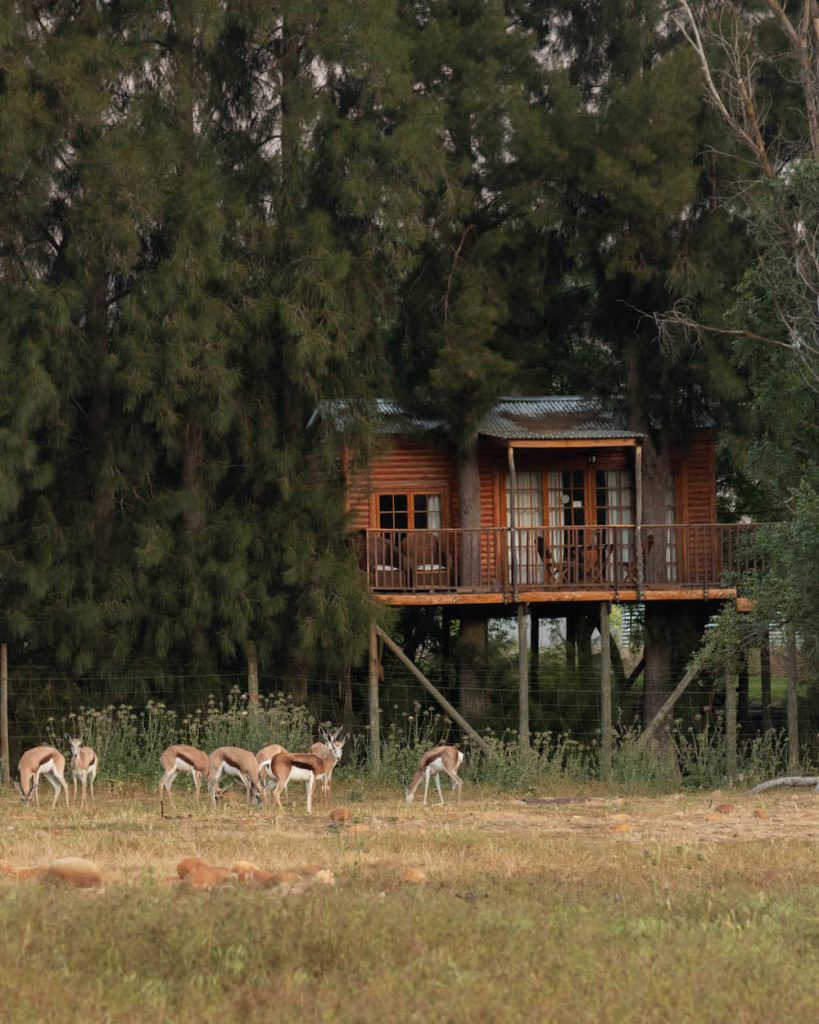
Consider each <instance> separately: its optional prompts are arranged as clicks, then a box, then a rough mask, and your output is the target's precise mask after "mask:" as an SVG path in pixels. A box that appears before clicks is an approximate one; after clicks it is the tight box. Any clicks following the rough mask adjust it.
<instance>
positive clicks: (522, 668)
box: [518, 601, 529, 748]
mask: <svg viewBox="0 0 819 1024" xmlns="http://www.w3.org/2000/svg"><path fill="white" fill-rule="evenodd" d="M526 640H527V637H526V605H525V604H524V602H523V601H521V602H520V603H519V604H518V742H519V744H520V746H521V748H522V747H524V746H526V747H528V746H529V652H528V650H527V644H526Z"/></svg>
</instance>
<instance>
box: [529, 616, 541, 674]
mask: <svg viewBox="0 0 819 1024" xmlns="http://www.w3.org/2000/svg"><path fill="white" fill-rule="evenodd" d="M529 622H530V632H531V637H532V638H531V640H530V641H529V679H530V680H532V679H534V681H535V685H537V674H538V667H539V662H540V614H539V606H538V605H535V604H530V605H529Z"/></svg>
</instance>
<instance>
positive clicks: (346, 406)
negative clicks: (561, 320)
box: [309, 395, 642, 441]
mask: <svg viewBox="0 0 819 1024" xmlns="http://www.w3.org/2000/svg"><path fill="white" fill-rule="evenodd" d="M374 406H375V412H376V414H377V416H378V430H379V431H380V432H381V433H384V434H407V433H415V432H418V431H429V430H432V431H436V430H443V429H444V423H443V421H442V420H437V419H431V418H430V419H427V418H424V417H419V416H414V415H412V414H411V413H410V412H408V411H407V410H406V409H404V408H403V407H402V406H401V405H400V404H399V403H398V402H396V401H393V400H392V399H388V398H378V399H376V400H375V402H374ZM350 412H351V410H350V403H349V402H346V401H344V400H343V399H327V400H324V401H322V402H320V403H319V405H318V406H317V408H316V411H315V412H314V413H313V415H312V417H311V419H310V424H309V425H310V426H312V425H313V424H314V423H316V422H317V421H318V420H322V419H329V420H331V421H332V422H333V424H334V425H335V426H336V427H337V428H339V429H341V428H343V426H344V421H345V419H346V418H347V416H349V414H350ZM478 432H479V433H480V434H482V435H483V436H484V437H496V438H500V439H503V440H508V441H515V440H521V441H523V440H569V439H580V440H585V439H588V440H594V439H595V438H610V437H640V436H642V435H641V434H640V433H639V432H638V431H634V430H629V429H628V428H627V427H626V425H625V420H624V419H623V417H622V416H621V415H618V414H617V413H615V412H614V411H612V410H610V409H607V408H605V407H604V406H603V405H602V404H601V402H599V401H598V400H596V399H594V398H583V397H579V396H577V395H536V396H532V397H509V398H501V399H500V401H499V402H498V403H497V405H495V406H494V408H493V409H491V410H490V411H489V412H488V413H487V414H486V416H484V418H483V419H482V420H481V423H480V426H479V428H478Z"/></svg>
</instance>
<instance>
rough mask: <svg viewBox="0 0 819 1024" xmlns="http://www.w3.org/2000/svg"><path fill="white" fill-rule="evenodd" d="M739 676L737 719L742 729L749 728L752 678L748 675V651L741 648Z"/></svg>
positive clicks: (738, 659) (738, 660)
mask: <svg viewBox="0 0 819 1024" xmlns="http://www.w3.org/2000/svg"><path fill="white" fill-rule="evenodd" d="M737 662H738V668H739V676H738V678H737V721H738V722H739V727H740V729H747V728H748V723H749V721H750V718H749V702H750V694H749V692H748V691H749V689H750V678H749V675H748V652H747V651H746V650H741V651H740V652H739V656H738V658H737Z"/></svg>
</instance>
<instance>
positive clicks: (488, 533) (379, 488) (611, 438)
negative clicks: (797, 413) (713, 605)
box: [314, 396, 750, 605]
mask: <svg viewBox="0 0 819 1024" xmlns="http://www.w3.org/2000/svg"><path fill="white" fill-rule="evenodd" d="M342 407H343V406H342V404H340V403H323V406H322V407H321V408H320V409H319V410H317V413H316V417H314V419H315V418H325V417H329V418H332V417H333V416H336V417H337V416H338V414H339V411H340V410H341V408H342ZM378 413H379V417H380V436H381V438H382V439H383V445H382V447H381V450H380V451H379V452H378V453H377V455H376V456H375V457H374V458H373V459H372V461H371V462H370V464H369V465H368V466H367V467H366V468H365V469H352V468H349V467H348V468H347V470H346V478H347V503H348V509H349V512H350V516H351V525H352V528H353V530H354V532H355V537H356V543H357V544H358V550H359V556H360V562H361V567H362V569H363V570H364V571H365V572H366V573H367V576H368V579H369V582H370V586H371V588H372V590H373V592H374V593H375V594H376V595H377V596H378V597H379V599H380V600H382V601H384V602H386V603H389V604H394V605H410V604H436V605H442V604H504V603H511V602H520V601H527V602H529V601H531V602H550V601H564V602H565V601H609V600H616V601H643V600H655V599H661V600H698V599H699V600H703V599H705V600H719V599H725V598H730V597H736V594H737V584H738V581H739V579H740V577H741V573H742V571H743V569H744V568H746V567H747V564H746V562H745V561H744V554H743V552H744V549H745V548H747V542H746V541H745V538H746V537H747V534H748V531H749V529H750V526H749V525H746V524H720V523H717V522H716V517H717V516H716V470H715V445H716V439H715V436H714V433H713V430H712V429H710V428H709V427H708V426H707V425H703V426H702V428H701V429H699V430H697V431H696V432H695V433H694V435H693V436H692V438H691V439H690V441H689V443H688V445H687V446H686V447H685V448H679V449H677V450H674V451H673V452H672V453H671V459H670V471H669V474H668V479H667V480H666V481H665V483H664V484H662V483H661V485H660V486H661V487H662V494H661V495H660V494H656V493H655V494H653V495H652V498H653V500H652V501H651V502H650V505H651V507H652V508H654V509H655V510H656V509H658V508H660V509H662V514H661V515H660V516H657V515H656V513H655V516H654V517H653V520H652V521H645V520H644V517H643V513H642V509H643V506H644V504H648V503H645V502H644V491H643V489H644V486H645V481H644V479H643V472H642V450H643V436H642V435H641V434H640V433H639V432H636V431H634V430H631V429H629V428H628V427H627V426H626V424H625V422H624V421H623V420H622V419H621V418H620V417H619V416H618V414H617V413H616V412H614V411H612V410H610V409H607V408H605V407H604V406H603V405H601V403H600V402H598V401H595V400H593V399H588V398H581V397H566V396H537V397H523V398H520V397H517V398H504V399H502V400H501V401H499V402H498V403H497V405H496V406H495V407H494V408H493V409H492V410H491V412H490V413H488V415H487V416H485V417H484V419H483V421H482V423H481V425H480V429H479V466H480V509H481V512H480V528H479V529H471V530H466V529H463V528H462V525H461V522H460V516H459V500H458V478H457V466H456V456H455V452H454V450H453V448H452V446H451V445H448V444H447V443H446V441H445V438H444V434H443V430H442V428H441V425H440V424H437V423H435V422H432V421H421V420H418V419H414V418H413V417H411V416H408V415H407V414H406V413H405V412H404V411H403V410H402V409H401V408H400V407H399V406H398V405H397V404H396V403H394V402H389V401H380V402H379V403H378ZM655 486H656V484H655Z"/></svg>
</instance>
